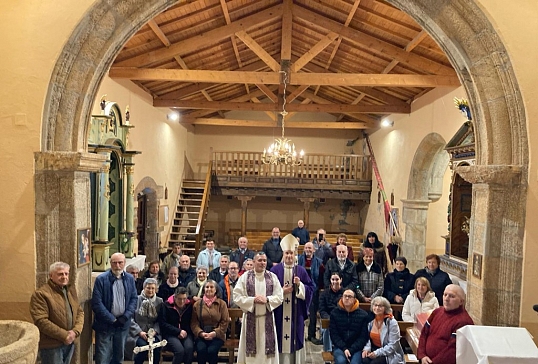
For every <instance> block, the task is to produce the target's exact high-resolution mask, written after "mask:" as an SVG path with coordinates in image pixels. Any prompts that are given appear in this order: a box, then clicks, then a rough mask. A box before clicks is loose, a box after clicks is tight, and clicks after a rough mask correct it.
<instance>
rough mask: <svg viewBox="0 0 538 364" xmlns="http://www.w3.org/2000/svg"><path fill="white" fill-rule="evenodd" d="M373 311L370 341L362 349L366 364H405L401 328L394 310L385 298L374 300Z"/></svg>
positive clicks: (370, 323) (363, 360)
mask: <svg viewBox="0 0 538 364" xmlns="http://www.w3.org/2000/svg"><path fill="white" fill-rule="evenodd" d="M371 311H372V312H373V313H374V315H375V318H374V319H373V320H372V321H370V322H369V323H368V332H369V333H370V340H368V342H367V343H366V345H365V346H364V349H362V362H363V363H364V364H404V363H405V357H404V352H403V349H402V346H401V345H400V327H399V326H398V321H396V320H395V319H394V317H392V308H391V307H390V303H389V301H388V300H387V299H386V298H385V297H381V296H378V297H375V298H373V299H372V306H371Z"/></svg>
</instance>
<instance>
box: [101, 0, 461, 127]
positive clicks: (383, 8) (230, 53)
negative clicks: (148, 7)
mask: <svg viewBox="0 0 538 364" xmlns="http://www.w3.org/2000/svg"><path fill="white" fill-rule="evenodd" d="M109 75H110V77H112V78H116V79H119V78H122V79H130V80H132V81H133V82H135V83H136V84H137V85H138V86H140V87H141V88H142V89H144V90H145V91H146V92H148V93H149V94H151V95H152V97H153V100H154V101H153V104H154V106H155V107H170V108H178V109H180V113H181V115H182V118H181V121H182V122H183V123H190V124H194V125H201V124H204V125H223V126H224V125H234V126H253V127H275V126H278V125H280V123H281V118H282V116H281V111H282V110H284V109H285V110H286V111H287V112H288V114H287V116H286V119H285V121H286V124H285V125H286V127H296V128H334V129H338V128H346V129H370V128H377V127H378V126H379V121H380V120H381V119H382V118H383V116H384V115H388V114H393V113H409V112H410V105H411V103H412V102H413V101H414V100H415V99H417V98H418V97H420V96H422V95H424V94H425V93H427V92H428V91H429V90H432V89H433V88H435V87H438V86H453V87H457V86H459V85H460V82H459V80H458V77H457V75H456V73H455V71H454V69H453V68H452V66H451V65H450V63H449V61H448V59H447V57H446V55H445V54H444V53H443V51H442V50H441V49H440V48H439V46H438V45H437V44H436V43H435V42H434V41H433V40H432V38H431V37H430V36H429V35H428V34H427V33H426V32H425V31H424V30H422V28H421V27H420V26H419V25H418V24H417V23H416V22H415V21H414V20H413V19H411V18H410V17H409V16H408V15H407V14H405V13H403V12H402V11H400V10H398V9H397V8H395V7H394V6H392V5H390V4H388V3H386V2H385V1H382V0H316V1H314V0H294V1H292V0H283V1H282V0H198V1H182V2H180V3H178V4H177V5H175V6H173V7H171V8H169V9H168V10H166V11H164V12H163V13H161V14H159V15H158V16H156V17H155V18H154V19H152V20H151V21H149V22H148V23H147V24H146V25H144V26H143V27H142V28H141V29H140V30H139V31H138V32H137V33H136V34H135V35H134V36H133V37H132V38H131V39H130V40H129V41H128V42H127V43H126V44H125V46H124V48H123V49H122V51H121V52H120V53H119V54H118V56H117V58H116V60H115V61H114V64H113V66H112V68H111V69H110V72H109ZM229 111H243V112H239V113H237V112H234V113H233V114H232V115H233V117H231V116H230V115H229V114H230V113H228V112H229ZM305 112H308V113H309V114H304V113H305ZM312 112H313V113H324V116H325V119H323V120H324V121H312V120H313V119H315V117H312V115H315V114H312ZM237 115H244V117H242V116H240V117H238V116H237ZM328 115H330V117H329V118H327V116H328ZM327 120H329V121H327Z"/></svg>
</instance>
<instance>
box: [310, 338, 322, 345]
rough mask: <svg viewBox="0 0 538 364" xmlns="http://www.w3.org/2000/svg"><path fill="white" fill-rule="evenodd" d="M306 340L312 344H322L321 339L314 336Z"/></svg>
mask: <svg viewBox="0 0 538 364" xmlns="http://www.w3.org/2000/svg"><path fill="white" fill-rule="evenodd" d="M308 341H310V342H311V343H312V344H314V345H322V344H323V341H322V340H320V339H317V338H315V337H309V338H308Z"/></svg>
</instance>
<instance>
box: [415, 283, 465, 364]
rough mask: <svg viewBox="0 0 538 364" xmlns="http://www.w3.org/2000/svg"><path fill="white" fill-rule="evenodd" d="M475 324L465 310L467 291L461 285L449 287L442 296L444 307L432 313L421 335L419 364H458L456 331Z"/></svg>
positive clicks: (450, 285)
mask: <svg viewBox="0 0 538 364" xmlns="http://www.w3.org/2000/svg"><path fill="white" fill-rule="evenodd" d="M473 324H474V323H473V320H472V319H471V317H470V316H469V314H468V313H467V311H465V292H463V289H462V288H461V287H460V286H457V285H455V284H449V285H448V286H446V288H445V292H444V293H443V307H439V308H438V309H436V310H435V311H433V312H432V314H431V315H430V317H429V318H428V321H426V324H425V325H424V327H423V328H422V331H421V333H420V339H419V342H418V355H417V356H418V359H419V361H420V363H421V364H431V363H433V364H456V330H458V329H459V328H461V327H463V326H466V325H473Z"/></svg>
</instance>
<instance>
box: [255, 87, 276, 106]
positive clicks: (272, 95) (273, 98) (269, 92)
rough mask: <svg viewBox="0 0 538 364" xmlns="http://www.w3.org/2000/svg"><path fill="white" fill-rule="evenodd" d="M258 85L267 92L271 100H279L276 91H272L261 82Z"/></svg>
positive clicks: (266, 94)
mask: <svg viewBox="0 0 538 364" xmlns="http://www.w3.org/2000/svg"><path fill="white" fill-rule="evenodd" d="M256 87H258V88H259V89H260V90H261V91H262V92H263V93H264V94H265V96H267V97H268V98H269V100H271V101H272V102H274V103H276V102H278V97H277V95H275V93H274V92H273V91H271V89H269V87H267V86H265V85H262V84H259V83H258V84H256Z"/></svg>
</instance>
